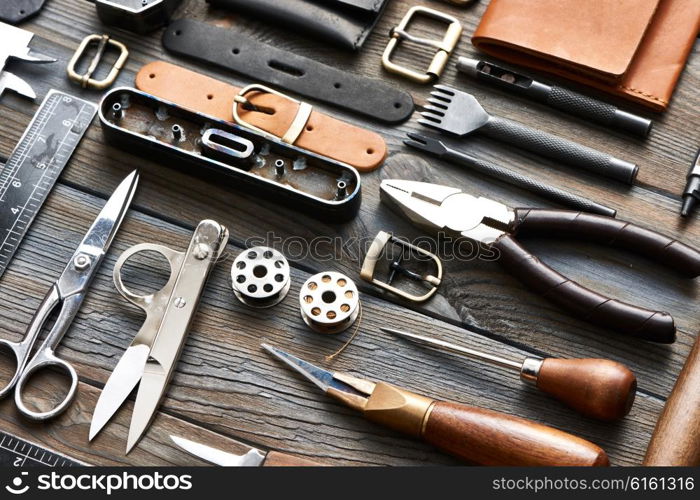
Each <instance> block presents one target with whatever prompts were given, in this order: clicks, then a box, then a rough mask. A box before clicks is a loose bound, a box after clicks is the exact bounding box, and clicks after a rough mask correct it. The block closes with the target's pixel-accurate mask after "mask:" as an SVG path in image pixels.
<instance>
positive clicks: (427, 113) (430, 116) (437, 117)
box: [420, 111, 445, 124]
mask: <svg viewBox="0 0 700 500" xmlns="http://www.w3.org/2000/svg"><path fill="white" fill-rule="evenodd" d="M420 114H421V116H422V117H423V118H425V119H426V120H430V121H433V122H435V123H438V124H439V123H441V122H442V118H443V116H445V115H444V113H442V112H441V114H439V115H436V114H435V113H432V112H430V111H421V113H420Z"/></svg>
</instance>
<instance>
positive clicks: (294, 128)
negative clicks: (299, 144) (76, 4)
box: [231, 83, 313, 144]
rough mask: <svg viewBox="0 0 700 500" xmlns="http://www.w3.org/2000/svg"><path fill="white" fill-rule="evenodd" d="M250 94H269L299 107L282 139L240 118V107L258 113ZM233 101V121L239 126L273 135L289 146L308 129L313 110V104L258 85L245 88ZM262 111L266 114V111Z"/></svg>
mask: <svg viewBox="0 0 700 500" xmlns="http://www.w3.org/2000/svg"><path fill="white" fill-rule="evenodd" d="M250 92H266V93H269V94H275V95H278V96H280V97H283V98H284V99H288V100H290V101H292V102H293V103H294V104H296V105H297V106H299V107H298V109H297V113H296V115H295V116H294V120H292V123H291V124H290V125H289V128H288V129H287V131H286V132H285V133H284V134H282V136H281V137H278V136H276V135H274V134H270V133H269V132H267V131H265V130H263V129H261V128H260V127H256V126H255V125H252V124H250V123H248V122H247V121H245V120H244V119H242V118H241V117H240V115H239V114H238V106H239V105H242V106H243V107H245V108H246V109H248V110H252V111H258V109H257V108H258V107H257V106H255V105H254V104H253V103H251V102H250V101H249V100H248V98H247V97H246V94H248V93H250ZM233 101H234V103H233V106H232V110H231V112H232V115H233V120H234V121H235V122H236V123H237V124H239V125H240V126H242V127H248V128H250V129H253V130H255V131H256V132H260V133H261V134H265V135H272V136H273V137H276V138H277V139H280V140H281V141H282V142H286V143H287V144H294V143H295V142H296V141H297V139H298V138H299V136H300V135H301V133H302V132H303V131H304V127H306V123H307V122H308V121H309V117H310V116H311V111H312V110H313V107H312V106H311V104H309V103H307V102H302V101H298V100H297V99H293V98H291V97H289V96H288V95H285V94H283V93H282V92H278V91H276V90H274V89H271V88H270V87H266V86H264V85H260V84H257V83H253V84H251V85H248V86H246V87H243V88H242V89H241V90H240V91H239V92H238V94H236V96H235V97H234V98H233ZM262 111H263V112H265V111H264V110H262Z"/></svg>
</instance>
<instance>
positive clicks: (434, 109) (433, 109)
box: [423, 104, 445, 118]
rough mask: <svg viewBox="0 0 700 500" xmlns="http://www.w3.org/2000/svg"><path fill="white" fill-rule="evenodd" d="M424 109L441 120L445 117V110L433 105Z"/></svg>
mask: <svg viewBox="0 0 700 500" xmlns="http://www.w3.org/2000/svg"><path fill="white" fill-rule="evenodd" d="M423 109H425V110H427V111H431V112H433V113H434V114H435V115H437V116H439V117H441V118H442V117H444V116H445V109H444V108H439V107H437V106H433V105H432V104H428V105H426V106H424V107H423ZM424 116H425V115H424Z"/></svg>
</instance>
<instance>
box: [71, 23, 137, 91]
mask: <svg viewBox="0 0 700 500" xmlns="http://www.w3.org/2000/svg"><path fill="white" fill-rule="evenodd" d="M92 42H95V43H97V44H98V45H97V52H96V53H95V56H94V57H93V58H92V61H91V62H90V66H89V67H88V69H87V71H86V72H85V74H83V75H80V74H78V73H77V72H76V71H75V66H76V64H78V61H79V60H80V58H81V57H82V56H83V54H84V53H85V49H86V48H87V46H88V45H89V44H90V43H92ZM107 45H112V46H114V47H116V48H118V49H119V57H118V58H117V61H116V62H115V63H114V66H112V69H111V70H110V72H109V74H108V75H107V76H106V77H105V78H104V79H102V80H95V79H93V78H92V74H93V73H94V72H95V70H96V69H97V65H98V64H99V63H100V59H102V54H104V51H105V49H106V48H107ZM127 57H129V50H128V49H127V48H126V45H124V44H123V43H121V42H118V41H116V40H113V39H111V38H110V37H109V35H88V36H86V37H85V38H83V41H82V42H80V45H79V46H78V48H77V49H76V51H75V54H73V57H71V60H70V61H69V62H68V68H67V70H68V78H69V79H70V80H71V81H73V82H75V83H77V84H79V85H80V86H81V87H83V88H90V89H97V90H102V89H106V88H107V87H109V86H110V85H112V84H113V83H114V80H115V79H116V78H117V75H118V74H119V71H120V70H121V69H122V67H123V66H124V63H125V62H126V58H127Z"/></svg>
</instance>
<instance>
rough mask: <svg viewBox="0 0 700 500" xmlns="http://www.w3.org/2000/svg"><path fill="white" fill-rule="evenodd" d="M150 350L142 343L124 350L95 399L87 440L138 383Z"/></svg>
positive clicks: (110, 416)
mask: <svg viewBox="0 0 700 500" xmlns="http://www.w3.org/2000/svg"><path fill="white" fill-rule="evenodd" d="M150 351H151V349H150V348H149V347H148V346H147V345H143V344H142V345H135V346H130V347H129V348H128V349H127V350H126V352H124V355H123V356H122V357H121V359H120V360H119V363H117V366H116V367H115V368H114V371H113V372H112V374H111V375H110V376H109V379H108V380H107V383H106V384H105V387H104V389H102V393H101V394H100V398H99V399H98V400H97V405H96V406H95V411H94V412H93V414H92V421H91V422H90V435H89V437H88V440H90V441H92V439H93V438H94V437H95V436H96V435H97V433H98V432H100V430H102V428H103V427H104V426H105V424H106V423H107V422H109V420H110V419H111V418H112V416H113V415H114V414H115V413H116V411H117V410H118V409H119V407H120V406H121V405H122V404H123V403H124V401H125V400H126V398H127V397H128V396H129V394H131V391H133V390H134V387H136V384H138V383H139V380H141V376H142V375H143V369H144V367H145V366H146V361H147V360H148V354H149V353H150Z"/></svg>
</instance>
